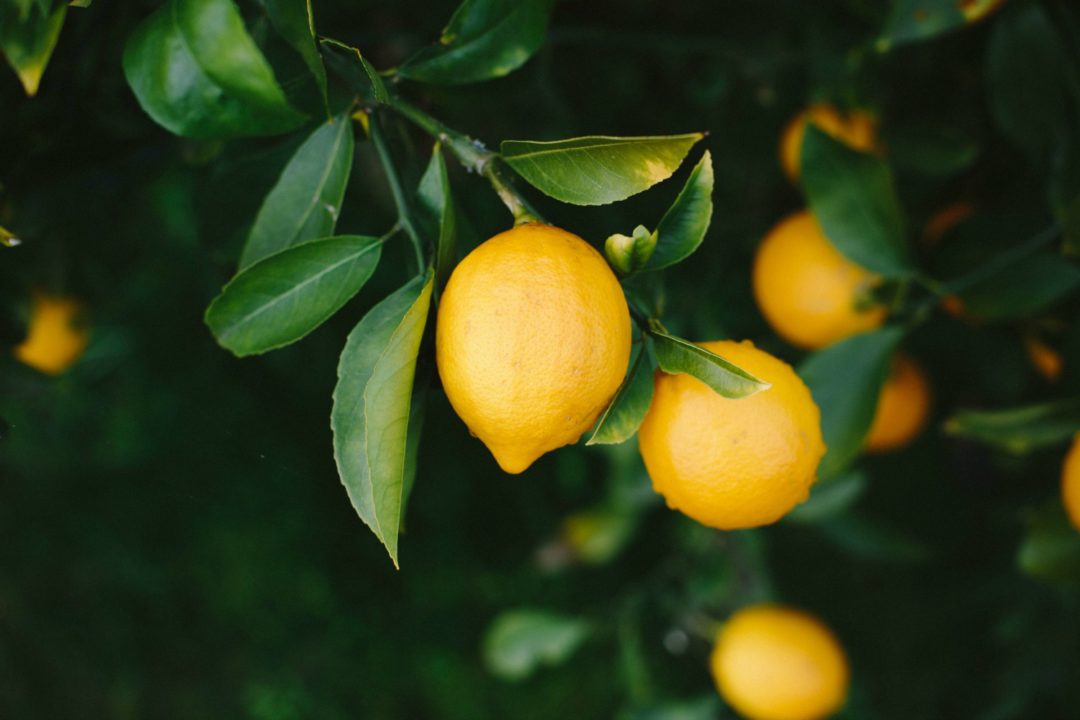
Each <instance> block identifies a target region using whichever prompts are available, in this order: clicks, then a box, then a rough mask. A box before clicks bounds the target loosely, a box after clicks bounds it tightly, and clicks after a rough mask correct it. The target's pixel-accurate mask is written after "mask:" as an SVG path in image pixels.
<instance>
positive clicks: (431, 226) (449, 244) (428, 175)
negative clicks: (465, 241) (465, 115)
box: [416, 143, 457, 287]
mask: <svg viewBox="0 0 1080 720" xmlns="http://www.w3.org/2000/svg"><path fill="white" fill-rule="evenodd" d="M416 193H417V196H418V199H419V201H420V202H419V205H420V208H421V210H422V213H421V215H422V218H423V221H424V223H425V225H426V226H427V227H426V230H427V231H428V232H429V233H431V234H432V235H433V236H434V237H435V240H436V242H435V281H436V283H437V284H438V285H439V287H442V286H444V285H445V284H446V281H447V280H448V279H449V277H450V271H451V270H453V269H454V261H455V260H456V257H457V256H456V252H457V212H456V210H455V208H454V198H453V196H452V195H451V194H450V177H449V176H448V175H447V172H446V159H445V158H444V157H443V154H442V145H441V144H440V143H435V147H434V148H433V149H432V151H431V161H430V162H429V163H428V166H427V169H426V170H425V171H424V175H423V177H421V178H420V187H419V188H417V191H416Z"/></svg>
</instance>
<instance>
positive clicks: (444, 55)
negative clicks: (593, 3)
mask: <svg viewBox="0 0 1080 720" xmlns="http://www.w3.org/2000/svg"><path fill="white" fill-rule="evenodd" d="M551 5H552V0H465V1H464V2H463V3H461V5H460V6H459V7H458V9H457V11H456V12H454V15H453V17H451V18H450V23H449V24H448V25H447V26H446V29H445V30H443V33H442V37H440V38H439V42H438V43H437V44H435V45H432V46H430V47H427V48H424V49H423V50H421V51H420V52H419V53H417V54H416V55H415V56H414V57H412V58H411V59H410V60H409V61H408V62H406V63H405V64H404V65H403V66H401V67H400V68H399V69H398V73H399V74H400V75H402V76H404V77H407V78H410V79H413V80H422V81H424V82H431V83H441V84H448V85H458V84H463V83H473V82H480V81H482V80H490V79H492V78H497V77H502V76H504V75H507V74H509V73H511V72H513V71H514V70H516V69H518V68H519V67H521V66H522V65H524V64H525V62H526V61H527V60H528V59H529V58H530V57H532V55H533V53H535V52H536V51H537V50H539V49H540V46H541V45H542V44H543V42H544V35H545V33H546V32H547V26H548V19H549V17H550V15H551Z"/></svg>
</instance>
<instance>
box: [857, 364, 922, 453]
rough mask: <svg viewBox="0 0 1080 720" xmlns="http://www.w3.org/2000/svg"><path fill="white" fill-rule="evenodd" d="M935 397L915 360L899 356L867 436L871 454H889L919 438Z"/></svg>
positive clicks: (882, 391)
mask: <svg viewBox="0 0 1080 720" xmlns="http://www.w3.org/2000/svg"><path fill="white" fill-rule="evenodd" d="M931 398H932V393H931V391H930V383H929V382H928V381H927V379H926V374H925V373H924V372H923V370H922V368H921V367H919V365H918V364H916V363H915V361H914V360H912V359H911V358H909V357H908V356H906V355H898V356H896V358H894V360H893V366H892V371H891V373H890V374H889V378H888V379H887V380H886V381H885V384H884V385H883V386H882V387H881V394H880V395H878V404H877V409H876V410H875V411H874V420H873V422H872V423H871V424H870V430H869V431H868V432H867V434H866V449H867V450H868V451H869V452H887V451H889V450H896V449H899V448H902V447H904V446H905V445H908V444H909V443H910V442H911V441H912V440H914V439H915V438H917V437H918V436H919V433H921V432H922V430H923V428H924V427H925V426H926V420H927V418H928V417H929V416H930V406H931Z"/></svg>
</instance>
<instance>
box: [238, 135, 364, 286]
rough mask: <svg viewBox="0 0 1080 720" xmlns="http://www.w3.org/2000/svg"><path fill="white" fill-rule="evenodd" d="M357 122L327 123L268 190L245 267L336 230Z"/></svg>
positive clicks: (245, 253) (244, 255) (247, 248)
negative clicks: (354, 125)
mask: <svg viewBox="0 0 1080 720" xmlns="http://www.w3.org/2000/svg"><path fill="white" fill-rule="evenodd" d="M352 158H353V136H352V126H351V124H350V123H349V119H348V118H347V117H345V116H338V117H337V118H335V119H334V121H333V122H331V123H323V124H322V125H320V126H319V128H318V129H316V130H315V132H313V133H311V135H310V136H309V137H308V139H307V140H305V141H304V144H303V145H301V146H300V147H299V148H298V149H297V151H296V154H295V155H293V157H292V159H290V160H289V164H288V165H286V166H285V169H284V170H283V171H282V172H281V177H279V178H278V181H277V184H275V185H274V187H273V188H272V189H271V190H270V192H269V194H267V196H266V199H265V200H264V201H263V204H262V207H261V208H259V214H258V215H257V216H256V217H255V224H254V225H253V226H252V227H251V232H250V233H249V234H248V239H247V243H246V244H245V245H244V251H243V252H242V253H241V255H240V267H241V268H245V267H247V266H249V265H251V264H252V263H254V262H257V261H258V260H261V259H262V258H264V257H267V256H268V255H272V254H274V253H276V252H278V251H280V250H283V249H285V248H287V247H291V246H293V245H298V244H299V243H302V242H304V241H305V240H311V239H313V238H319V237H327V236H328V235H332V234H333V232H334V226H335V225H336V224H337V219H338V214H339V213H340V212H341V202H342V199H343V198H344V197H345V186H346V185H347V184H348V182H349V173H350V171H351V170H352Z"/></svg>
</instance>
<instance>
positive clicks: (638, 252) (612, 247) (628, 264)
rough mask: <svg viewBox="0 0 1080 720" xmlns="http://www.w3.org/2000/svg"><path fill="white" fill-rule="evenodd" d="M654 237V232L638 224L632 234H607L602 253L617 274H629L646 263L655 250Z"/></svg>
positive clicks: (640, 268) (655, 235) (655, 236)
mask: <svg viewBox="0 0 1080 720" xmlns="http://www.w3.org/2000/svg"><path fill="white" fill-rule="evenodd" d="M656 238H657V234H656V233H655V232H649V229H648V228H647V227H645V226H644V225H638V226H637V227H636V228H634V234H633V235H622V234H620V233H615V234H614V235H609V236H608V239H607V240H605V241H604V255H605V256H606V257H607V260H608V263H609V264H610V265H611V266H612V267H613V268H615V270H616V272H618V273H619V275H631V274H633V273H635V272H637V271H638V270H642V269H644V267H645V266H646V265H647V264H648V262H649V258H651V257H652V254H653V251H655V250H656Z"/></svg>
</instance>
